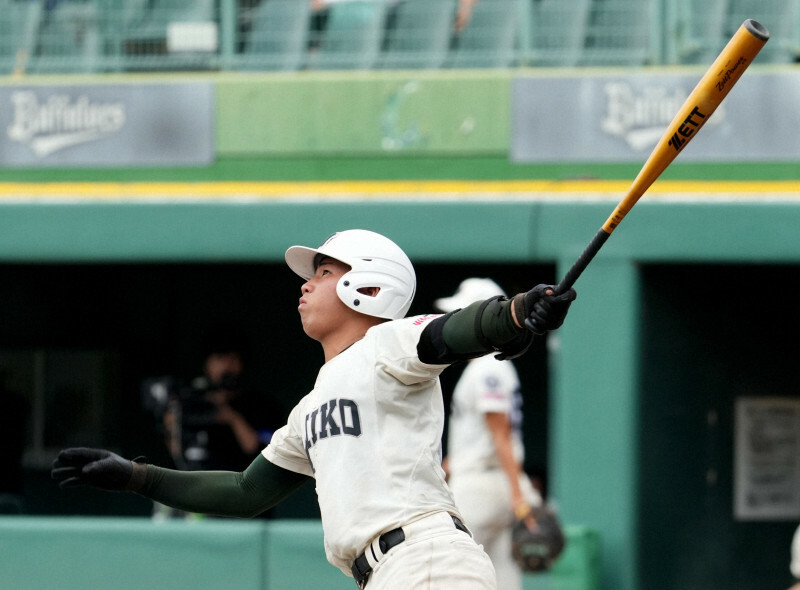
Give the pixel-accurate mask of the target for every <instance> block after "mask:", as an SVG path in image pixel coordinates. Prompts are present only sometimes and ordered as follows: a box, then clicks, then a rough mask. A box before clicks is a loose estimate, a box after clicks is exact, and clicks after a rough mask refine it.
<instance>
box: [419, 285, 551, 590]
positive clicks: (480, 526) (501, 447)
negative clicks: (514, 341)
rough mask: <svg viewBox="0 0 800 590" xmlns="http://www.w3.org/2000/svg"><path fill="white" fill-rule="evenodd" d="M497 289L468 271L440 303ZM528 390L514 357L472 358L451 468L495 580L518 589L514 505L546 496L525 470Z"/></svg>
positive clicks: (499, 293)
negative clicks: (525, 400) (522, 386)
mask: <svg viewBox="0 0 800 590" xmlns="http://www.w3.org/2000/svg"><path fill="white" fill-rule="evenodd" d="M491 297H505V293H504V292H503V290H502V289H501V288H500V286H499V285H497V283H495V282H494V281H492V280H491V279H487V278H470V279H466V280H465V281H463V282H462V283H461V285H459V287H458V290H457V291H456V293H455V294H454V295H453V296H451V297H444V298H442V299H437V300H436V302H435V303H434V305H435V306H436V308H437V309H439V310H440V311H444V312H450V311H454V310H456V309H460V308H464V307H467V306H468V305H470V304H472V303H474V302H476V301H483V300H485V299H489V298H491ZM521 427H522V395H521V392H520V382H519V376H518V375H517V371H516V369H515V368H514V365H513V364H512V363H511V362H498V361H497V359H495V358H494V356H493V355H487V356H482V357H479V358H476V359H473V360H471V361H469V363H468V364H467V366H466V367H465V369H464V372H463V373H462V374H461V377H460V378H459V380H458V383H457V384H456V386H455V389H454V390H453V397H452V402H451V410H450V421H449V424H448V438H447V457H446V459H445V470H446V471H447V473H448V483H449V484H450V489H451V490H452V491H453V496H454V498H455V500H456V505H457V506H458V508H459V510H461V514H462V515H463V516H464V522H465V523H466V524H467V526H468V527H469V528H470V530H471V531H472V533H473V535H474V537H475V540H476V541H477V542H478V543H480V544H482V545H483V548H484V549H485V550H486V552H487V553H488V554H489V557H490V558H491V560H492V563H493V564H494V567H495V570H496V572H497V587H498V588H502V589H503V590H519V589H520V588H521V587H522V572H521V571H520V569H519V567H518V566H517V564H516V562H515V561H514V559H513V557H512V555H511V525H512V523H513V520H514V516H515V513H518V514H520V515H527V514H528V512H529V511H530V507H531V506H539V505H541V503H542V499H541V496H540V495H539V493H538V492H537V491H536V490H534V488H533V486H532V485H531V483H530V479H529V478H528V477H527V476H526V475H525V474H524V472H523V469H522V464H523V461H524V447H523V442H522V431H521Z"/></svg>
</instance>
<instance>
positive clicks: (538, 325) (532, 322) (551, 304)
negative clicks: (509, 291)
mask: <svg viewBox="0 0 800 590" xmlns="http://www.w3.org/2000/svg"><path fill="white" fill-rule="evenodd" d="M577 296H578V295H577V293H576V292H575V289H570V290H568V291H566V292H564V293H562V294H561V295H556V294H555V287H554V286H553V285H536V286H535V287H534V288H533V289H531V290H530V291H528V292H527V293H520V294H519V295H517V296H516V297H514V300H515V301H514V303H515V304H516V305H515V310H519V311H520V312H521V313H517V317H518V318H520V316H521V318H524V319H521V321H523V322H524V324H525V327H526V328H528V330H530V331H531V332H533V333H534V334H538V335H541V334H544V333H545V332H549V331H550V330H555V329H557V328H559V327H561V324H563V323H564V318H565V317H566V316H567V311H569V306H570V305H572V302H573V301H575V298H576V297H577Z"/></svg>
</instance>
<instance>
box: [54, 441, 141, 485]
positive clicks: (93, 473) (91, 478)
mask: <svg viewBox="0 0 800 590" xmlns="http://www.w3.org/2000/svg"><path fill="white" fill-rule="evenodd" d="M50 474H51V476H52V478H53V479H55V480H56V481H58V482H59V486H61V487H62V488H69V487H74V486H81V485H88V486H93V487H96V488H100V489H102V490H110V491H122V490H132V489H133V488H132V487H131V483H132V481H131V480H132V475H133V461H130V460H128V459H123V458H122V457H120V456H119V455H117V454H115V453H112V452H111V451H106V450H105V449H89V448H84V447H76V448H71V449H65V450H63V451H61V452H60V453H59V454H58V457H57V458H56V460H55V461H53V469H52V471H51V472H50Z"/></svg>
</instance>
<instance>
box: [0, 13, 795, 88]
mask: <svg viewBox="0 0 800 590" xmlns="http://www.w3.org/2000/svg"><path fill="white" fill-rule="evenodd" d="M459 1H460V0H339V1H337V2H333V3H331V4H329V5H328V7H327V9H324V10H321V11H320V10H315V9H314V8H313V7H312V1H311V0H184V1H180V0H125V1H124V2H121V1H116V0H0V74H9V73H18V74H23V73H28V74H33V73H81V72H82V73H104V72H131V71H174V70H204V71H208V70H226V71H275V70H288V71H296V70H303V69H312V70H329V69H398V68H409V69H418V68H426V69H430V68H496V67H500V68H506V67H526V66H532V67H575V66H647V65H670V64H691V63H710V61H711V60H713V58H714V57H715V56H716V54H717V53H718V52H719V51H720V50H721V49H722V47H723V46H724V45H725V43H726V42H727V40H728V39H729V38H730V36H731V35H732V33H733V32H734V31H735V30H736V29H737V28H738V27H739V25H740V24H741V23H742V21H744V19H746V18H754V19H756V20H758V21H760V22H761V23H762V24H764V25H765V26H766V27H767V28H768V29H769V30H770V31H771V33H772V40H771V42H770V43H769V44H768V45H767V47H766V48H765V50H764V51H763V52H762V54H761V55H760V56H759V60H760V62H761V63H792V62H795V61H797V60H798V57H799V56H800V0H478V2H477V3H476V4H475V6H474V9H473V10H472V14H471V18H470V19H469V20H468V22H467V23H466V25H464V26H463V28H459V27H458V26H457V25H456V23H457V22H460V21H459V19H458V18H457V14H458V10H459Z"/></svg>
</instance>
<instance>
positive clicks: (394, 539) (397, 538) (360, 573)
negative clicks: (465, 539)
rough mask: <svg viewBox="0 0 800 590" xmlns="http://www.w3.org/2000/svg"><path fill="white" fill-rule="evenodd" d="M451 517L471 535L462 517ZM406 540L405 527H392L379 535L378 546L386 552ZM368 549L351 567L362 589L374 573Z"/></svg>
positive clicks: (461, 528) (370, 548)
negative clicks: (367, 554) (367, 552)
mask: <svg viewBox="0 0 800 590" xmlns="http://www.w3.org/2000/svg"><path fill="white" fill-rule="evenodd" d="M450 517H451V518H452V519H453V524H454V525H455V526H456V528H457V529H458V530H459V531H464V532H465V533H467V534H468V535H470V536H471V533H470V532H469V529H468V528H467V527H466V526H464V523H463V522H461V519H460V518H458V517H457V516H453V515H452V514H451V515H450ZM405 540H406V534H405V533H404V532H403V529H392V530H391V531H389V532H388V533H383V534H382V535H381V536H380V537H378V547H380V549H381V552H383V553H384V554H385V553H386V552H387V551H389V549H391V548H392V547H395V546H397V545H399V544H400V543H402V542H403V541H405ZM366 551H372V547H367V549H366ZM366 551H365V552H364V553H362V554H361V555H359V556H358V557H356V560H355V561H354V562H353V565H352V566H351V567H350V571H352V572H353V577H354V578H355V579H356V584H358V587H359V588H361V589H362V590H363V588H364V587H366V585H367V580H368V579H369V575H370V574H371V573H372V566H371V565H370V564H369V561H367V556H366ZM372 557H373V558H374V559H375V561H377V560H378V559H377V557H376V556H375V553H373V554H372Z"/></svg>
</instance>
